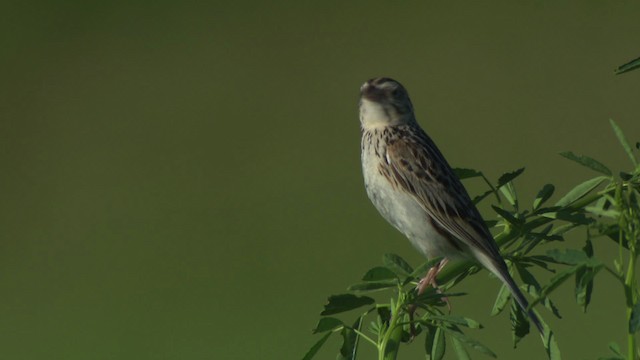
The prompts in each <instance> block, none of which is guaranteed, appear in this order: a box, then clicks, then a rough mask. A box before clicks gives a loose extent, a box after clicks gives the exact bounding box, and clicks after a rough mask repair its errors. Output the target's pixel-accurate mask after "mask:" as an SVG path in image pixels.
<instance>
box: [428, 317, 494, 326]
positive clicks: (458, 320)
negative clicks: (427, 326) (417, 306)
mask: <svg viewBox="0 0 640 360" xmlns="http://www.w3.org/2000/svg"><path fill="white" fill-rule="evenodd" d="M429 319H430V320H438V321H443V322H446V323H449V324H455V325H461V326H466V327H468V328H471V329H482V324H480V323H479V322H477V321H475V320H473V319H469V318H467V317H464V316H460V315H436V314H431V315H429Z"/></svg>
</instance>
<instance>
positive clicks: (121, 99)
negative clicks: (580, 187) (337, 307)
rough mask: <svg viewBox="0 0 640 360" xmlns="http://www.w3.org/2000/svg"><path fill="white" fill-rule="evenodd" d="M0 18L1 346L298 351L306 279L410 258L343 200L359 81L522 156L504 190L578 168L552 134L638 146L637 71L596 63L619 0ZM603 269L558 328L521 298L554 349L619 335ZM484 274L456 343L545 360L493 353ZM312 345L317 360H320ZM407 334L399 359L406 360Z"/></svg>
mask: <svg viewBox="0 0 640 360" xmlns="http://www.w3.org/2000/svg"><path fill="white" fill-rule="evenodd" d="M2 11H3V20H2V22H1V23H0V24H1V25H0V26H1V28H0V30H1V31H0V39H1V40H0V41H1V43H0V44H1V45H2V50H1V51H0V54H1V55H0V137H1V142H0V143H1V148H0V149H1V151H0V164H1V165H2V167H1V171H2V174H1V175H0V185H1V186H2V193H1V194H2V196H1V200H0V227H1V229H2V231H1V232H0V334H1V335H0V358H2V359H296V358H300V357H302V355H304V353H305V352H306V351H307V349H308V348H309V347H310V346H311V345H312V344H313V343H314V342H315V341H316V340H317V339H318V337H317V336H312V335H311V333H310V330H311V329H312V328H313V326H314V325H315V322H316V321H317V319H318V314H319V312H320V311H321V309H322V305H323V303H324V301H325V299H326V297H327V296H328V295H330V294H333V293H340V292H343V291H344V289H345V288H346V287H347V286H348V285H350V284H351V283H354V282H357V281H358V279H359V278H360V277H361V275H362V274H363V273H364V271H366V270H367V269H369V268H370V267H373V266H375V265H378V264H379V263H380V260H381V257H382V254H384V253H387V252H394V253H398V254H400V255H402V256H403V257H405V258H406V259H408V260H410V261H411V262H412V263H413V264H418V263H420V262H421V261H422V259H421V258H420V257H419V255H418V254H417V252H415V251H414V250H413V249H412V248H411V246H410V245H409V242H408V241H406V240H405V239H404V238H403V237H402V235H400V234H399V233H397V232H396V231H395V230H394V229H393V228H391V226H389V225H388V224H386V223H385V221H384V220H383V219H382V218H381V217H380V216H379V215H378V214H377V213H376V211H375V209H374V208H373V206H372V205H371V204H370V203H369V200H368V199H367V197H366V195H365V193H364V189H363V186H362V179H361V175H360V161H359V156H360V155H359V141H360V139H359V123H358V116H357V98H358V89H359V86H360V85H361V83H363V82H364V81H365V80H367V79H368V78H371V77H374V76H381V75H384V76H390V77H394V78H396V79H398V80H400V81H401V82H403V84H404V85H405V86H406V87H407V88H408V90H409V92H410V94H411V95H412V98H413V102H414V105H415V107H416V109H417V115H418V119H419V121H420V122H421V123H422V125H423V126H424V128H425V129H426V130H427V131H428V132H429V133H430V134H431V135H432V137H433V138H434V139H435V140H436V142H437V143H438V145H439V146H440V148H441V150H442V151H443V152H444V153H445V155H446V156H447V158H448V159H449V161H450V162H451V163H452V165H454V166H458V167H472V168H477V169H480V170H483V171H484V172H485V173H486V174H488V175H489V176H491V177H492V178H496V177H497V176H499V175H500V174H501V173H503V172H506V171H510V170H513V169H515V168H518V167H521V166H525V167H526V168H527V170H526V172H525V174H524V175H523V176H522V177H521V179H520V180H519V181H518V182H517V184H516V185H517V187H518V189H519V191H520V194H521V196H523V198H525V199H530V197H531V196H532V195H533V194H535V192H536V191H537V190H538V189H539V188H540V187H542V185H543V184H545V183H546V182H552V183H554V184H556V185H557V188H558V192H559V193H563V192H565V191H567V190H568V189H570V188H571V187H572V186H573V185H575V184H577V183H578V182H581V181H582V180H586V179H587V178H589V177H591V176H593V175H594V174H592V173H590V172H589V171H588V170H584V169H582V168H580V167H579V166H578V165H575V164H573V163H571V162H569V161H567V160H564V159H562V158H561V157H560V156H558V155H557V153H558V152H559V151H564V150H573V151H575V152H576V153H585V154H589V155H592V156H593V157H595V158H597V159H599V160H600V161H602V162H604V163H606V164H608V165H610V166H611V167H612V169H615V170H616V171H617V170H622V169H627V168H628V162H627V159H626V157H625V154H624V152H623V151H622V150H621V148H620V147H619V146H618V144H617V142H616V140H615V137H614V135H613V133H612V131H611V130H610V127H609V124H608V119H609V118H613V119H615V120H616V121H617V122H618V124H619V125H620V126H621V127H622V128H623V129H624V130H625V132H626V134H627V136H628V137H629V139H630V140H632V141H637V140H640V101H638V94H640V71H635V72H631V73H628V74H625V75H621V76H615V75H614V73H613V70H614V68H615V67H616V66H618V65H621V64H623V63H625V62H627V61H629V60H631V59H633V58H635V57H637V56H640V45H639V42H638V40H639V34H640V22H639V21H638V14H639V11H640V3H638V2H627V1H582V2H562V3H561V4H558V3H556V2H551V1H527V2H508V1H491V2H442V1H437V2H436V1H405V2H391V1H372V2H341V1H323V2H295V3H294V2H291V3H279V2H237V3H231V2H220V1H218V2H189V1H187V2H173V1H158V2H135V1H133V2H131V1H111V2H81V1H55V2H44V1H43V2H33V1H22V2H19V1H5V2H4V4H3V10H2ZM468 185H469V189H470V191H471V192H472V193H474V192H475V193H477V192H478V191H480V189H483V188H482V186H481V184H476V183H474V182H470V183H469V184H468ZM556 199H557V196H556ZM484 214H485V215H487V216H492V215H491V214H492V213H491V212H489V211H485V212H484ZM576 239H577V240H576V241H575V242H573V243H571V242H570V243H567V244H566V246H567V247H579V246H582V242H581V241H579V238H576ZM603 241H606V240H603ZM595 245H596V251H597V252H604V253H605V254H606V253H612V252H615V248H613V247H611V246H610V244H609V243H608V242H605V243H601V242H597V243H596V244H595ZM562 246H564V245H562ZM612 282H613V280H612V278H611V277H608V276H607V275H606V274H601V277H599V278H598V279H597V281H596V288H595V293H594V299H593V305H592V307H591V308H590V311H589V312H588V313H587V314H586V315H584V314H582V313H581V311H580V310H579V309H578V307H577V306H575V303H574V301H573V298H572V289H571V288H570V286H567V287H565V288H563V289H561V290H560V291H559V292H558V293H556V294H555V295H554V299H555V300H556V301H557V303H558V305H559V306H560V309H561V312H562V314H563V315H564V319H563V320H554V319H552V318H551V315H550V314H549V313H548V312H547V311H546V310H544V309H540V311H541V313H542V314H543V315H544V316H545V318H546V319H547V320H548V321H550V322H551V324H552V326H553V327H554V328H555V329H556V333H557V337H558V341H559V344H560V347H561V350H562V351H563V354H564V355H565V358H567V359H587V358H596V357H597V356H601V355H606V354H607V349H606V345H607V343H608V342H609V341H610V340H615V341H618V342H620V343H623V342H624V333H625V325H624V309H623V301H622V293H621V290H620V289H619V288H618V287H616V286H615V284H613V283H612ZM498 288H499V283H498V281H496V280H495V279H491V278H489V277H488V276H487V275H486V272H483V273H480V274H479V275H476V276H474V277H472V278H470V279H469V280H468V281H466V282H465V283H463V284H462V285H461V286H460V290H462V291H466V292H468V293H469V296H467V297H464V298H459V299H456V300H454V312H456V313H459V314H464V315H467V316H471V317H473V318H475V319H477V320H479V321H481V322H482V323H483V324H484V325H485V326H486V327H487V329H485V330H482V331H470V332H469V335H471V336H472V337H474V338H477V339H480V340H482V341H483V342H485V344H486V345H488V346H489V347H490V348H492V349H493V350H494V351H496V352H497V353H498V354H499V355H500V356H501V358H502V359H513V358H518V359H541V358H543V357H544V355H543V354H544V353H543V349H542V346H541V345H540V343H539V341H538V339H536V336H531V337H529V338H527V339H526V340H524V341H523V343H522V344H521V346H520V347H519V349H518V351H514V350H512V346H511V334H510V331H509V319H508V317H507V316H500V317H497V318H490V317H489V316H488V313H489V311H490V309H491V304H492V301H493V297H494V296H495V293H496V291H497V289H498ZM505 315H506V314H505ZM334 340H336V341H330V342H329V343H328V347H327V348H326V349H324V350H323V351H322V352H321V353H320V354H319V355H318V358H319V359H333V358H335V353H336V351H337V348H338V342H337V338H336V339H334ZM421 343H422V340H418V341H416V343H415V344H413V345H412V346H410V347H408V348H405V349H402V350H401V355H402V356H401V358H403V359H408V358H421V357H420V355H419V354H420V352H421V351H422V345H421ZM363 350H364V352H363V354H364V355H366V356H371V355H372V354H373V353H372V352H371V350H369V349H363ZM367 354H369V355H367ZM450 355H452V354H450ZM472 355H476V353H472ZM366 356H365V357H363V358H366ZM474 358H475V356H474ZM477 358H480V359H482V358H484V357H482V356H480V355H478V356H477Z"/></svg>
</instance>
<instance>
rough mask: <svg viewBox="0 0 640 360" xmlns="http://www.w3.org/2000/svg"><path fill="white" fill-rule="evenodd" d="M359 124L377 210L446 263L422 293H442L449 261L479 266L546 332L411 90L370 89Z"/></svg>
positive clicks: (372, 83)
mask: <svg viewBox="0 0 640 360" xmlns="http://www.w3.org/2000/svg"><path fill="white" fill-rule="evenodd" d="M360 124H361V130H362V144H361V145H362V146H361V147H362V172H363V174H364V182H365V187H366V190H367V195H369V198H370V199H371V202H373V205H375V207H376V209H378V211H379V212H380V214H381V215H382V216H383V217H384V218H385V219H386V220H387V221H388V222H389V223H391V225H393V226H394V227H395V228H396V229H398V230H399V231H400V232H401V233H403V234H404V235H405V236H406V237H407V238H409V240H410V241H411V243H412V244H413V246H415V247H416V248H417V249H418V250H419V251H420V252H421V253H422V254H423V255H425V256H426V257H427V258H437V257H443V260H442V261H441V262H440V263H439V264H438V265H437V266H435V267H434V268H432V269H431V270H430V271H429V272H428V273H427V276H425V278H424V279H423V281H422V282H421V285H420V289H419V291H420V292H421V291H424V289H425V288H426V286H428V285H429V284H431V285H433V286H434V287H435V286H436V283H435V278H436V276H437V274H438V272H439V271H440V270H441V269H442V268H443V267H444V265H446V263H447V261H448V259H452V258H466V259H475V260H476V261H478V262H479V263H480V264H482V265H483V266H484V267H485V268H487V270H489V271H491V272H492V273H493V274H494V275H496V276H497V277H498V278H499V279H500V280H502V282H504V283H505V284H506V285H507V286H508V287H509V290H511V293H512V294H513V297H514V298H515V300H516V302H517V303H518V304H519V305H520V307H521V308H522V309H523V310H524V311H525V312H527V313H528V315H529V318H530V319H531V321H532V322H533V323H534V324H535V325H536V327H537V328H538V330H540V332H542V331H543V328H542V324H541V323H540V320H539V319H538V318H537V316H536V315H535V313H534V312H533V311H531V310H529V311H527V307H528V302H527V299H526V298H525V297H524V295H523V294H522V292H521V291H520V289H519V288H518V286H517V285H516V283H515V281H514V280H513V278H512V277H511V275H509V271H508V269H507V266H506V264H505V262H504V259H503V258H502V255H500V249H499V248H498V246H497V245H496V243H495V241H494V239H493V236H491V233H490V232H489V229H488V228H487V226H486V224H485V223H484V221H483V220H482V217H481V216H480V213H479V212H478V210H477V209H476V207H475V205H474V204H473V202H472V201H471V199H470V198H469V195H468V194H467V191H466V190H465V188H464V186H462V183H461V182H460V180H459V179H458V177H457V176H456V175H455V174H454V172H453V170H452V169H451V167H450V166H449V164H448V163H447V161H446V160H445V158H444V156H442V153H440V150H438V148H437V147H436V145H435V144H434V143H433V141H432V140H431V138H429V136H428V135H427V134H426V133H425V132H424V130H422V128H421V127H420V125H418V122H417V121H416V119H415V116H414V113H413V105H412V104H411V100H410V99H409V94H408V93H407V91H406V90H405V88H404V87H403V86H402V85H401V84H400V83H399V82H397V81H395V80H393V79H389V78H383V77H382V78H375V79H371V80H369V81H367V82H366V83H364V85H362V87H361V88H360Z"/></svg>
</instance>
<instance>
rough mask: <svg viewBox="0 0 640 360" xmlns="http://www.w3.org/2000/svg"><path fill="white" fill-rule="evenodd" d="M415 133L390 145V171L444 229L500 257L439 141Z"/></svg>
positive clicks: (495, 256) (388, 160)
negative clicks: (436, 143) (437, 145)
mask: <svg viewBox="0 0 640 360" xmlns="http://www.w3.org/2000/svg"><path fill="white" fill-rule="evenodd" d="M411 135H412V136H402V137H397V138H394V139H393V140H391V141H390V142H389V143H388V144H387V149H386V151H387V154H386V160H387V163H386V164H385V165H386V166H387V167H388V169H387V170H388V173H390V174H392V176H393V178H394V180H395V182H396V184H398V185H400V187H401V188H403V189H404V190H405V191H406V192H407V193H409V194H411V195H412V196H414V197H415V198H416V201H418V203H419V204H420V206H421V207H422V208H423V209H424V210H425V211H426V212H427V213H428V214H429V215H431V216H432V217H433V219H434V220H435V221H436V222H437V223H438V224H439V225H440V226H441V227H442V228H443V229H444V230H446V231H447V232H448V233H450V234H451V235H453V236H454V237H455V238H457V239H459V240H460V241H462V242H463V243H464V244H465V245H467V246H469V247H472V248H476V249H478V250H481V251H482V252H484V253H486V254H487V255H489V256H490V257H491V258H494V259H496V258H497V259H500V251H499V249H498V247H497V245H496V244H495V242H494V241H493V237H492V236H491V234H490V233H489V230H488V229H487V227H486V225H485V224H484V222H483V220H482V217H481V216H480V214H479V213H478V210H477V209H476V207H475V205H474V204H473V202H472V201H471V199H470V198H469V195H468V194H467V192H466V190H465V189H464V187H463V186H462V183H460V180H459V179H458V178H457V177H456V176H455V174H454V173H453V170H451V168H450V167H449V164H448V163H447V162H446V160H445V159H444V157H443V156H442V154H441V153H440V151H439V150H438V149H437V147H436V146H435V144H433V142H432V141H431V139H429V138H428V136H427V135H426V134H425V133H423V132H422V133H420V134H416V133H413V134H411Z"/></svg>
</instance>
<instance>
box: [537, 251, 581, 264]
mask: <svg viewBox="0 0 640 360" xmlns="http://www.w3.org/2000/svg"><path fill="white" fill-rule="evenodd" d="M547 255H549V256H550V257H551V258H552V259H553V260H555V261H556V262H558V263H560V264H567V265H578V264H586V263H588V262H589V257H588V256H587V254H585V252H584V251H580V250H575V249H551V250H549V251H547Z"/></svg>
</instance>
